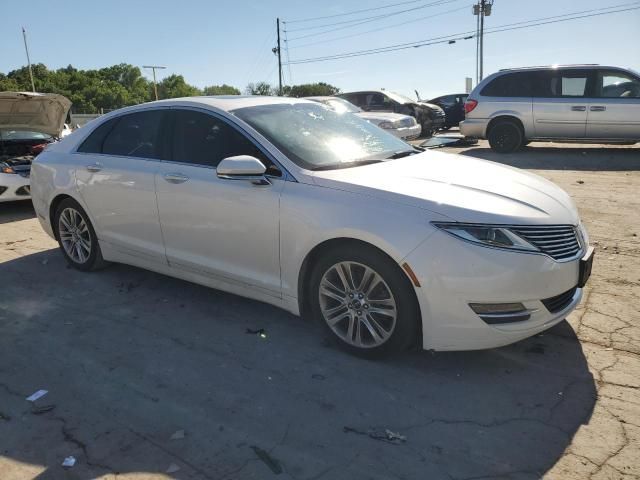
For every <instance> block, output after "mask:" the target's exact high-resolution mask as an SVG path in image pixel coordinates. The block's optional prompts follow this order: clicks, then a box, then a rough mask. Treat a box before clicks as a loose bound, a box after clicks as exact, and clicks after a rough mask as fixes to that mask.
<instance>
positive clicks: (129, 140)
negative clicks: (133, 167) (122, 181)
mask: <svg viewBox="0 0 640 480" xmlns="http://www.w3.org/2000/svg"><path fill="white" fill-rule="evenodd" d="M163 117H164V111H162V110H151V111H146V112H138V113H131V114H129V115H124V116H122V117H120V121H119V122H118V124H117V125H116V126H115V127H114V128H113V130H111V132H109V134H108V135H107V137H106V138H105V140H104V143H103V146H102V153H105V154H107V155H124V156H127V157H140V158H157V159H160V158H162V140H161V138H162V136H161V135H160V127H161V125H162V119H163Z"/></svg>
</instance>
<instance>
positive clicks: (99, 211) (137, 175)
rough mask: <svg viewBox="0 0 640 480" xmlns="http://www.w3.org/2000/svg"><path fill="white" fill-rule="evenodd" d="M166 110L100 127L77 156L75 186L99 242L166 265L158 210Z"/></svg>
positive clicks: (113, 120) (144, 112)
mask: <svg viewBox="0 0 640 480" xmlns="http://www.w3.org/2000/svg"><path fill="white" fill-rule="evenodd" d="M164 112H165V110H164V109H162V110H158V109H155V110H148V111H142V112H136V113H131V114H128V115H123V116H120V117H117V118H115V119H112V120H109V121H107V122H106V123H105V124H103V125H101V126H99V127H98V128H96V130H94V132H92V133H91V135H89V137H87V139H86V140H85V141H84V142H83V143H82V145H81V146H80V147H79V148H78V152H77V153H76V154H75V155H74V159H75V162H76V164H77V167H76V172H75V174H76V184H77V187H78V190H79V193H80V196H81V197H82V200H83V201H84V203H85V204H86V205H87V207H88V209H89V212H91V216H92V219H91V220H92V221H93V222H94V225H95V229H96V232H97V234H98V238H99V239H100V240H101V241H105V242H109V244H110V246H111V247H113V248H115V249H117V250H119V251H120V252H121V253H125V254H129V255H135V256H137V257H142V258H146V259H147V260H153V261H159V262H162V263H166V258H165V255H164V244H163V242H162V234H161V233H160V221H159V219H158V208H157V205H156V191H155V175H156V172H157V171H158V170H159V169H160V165H161V163H160V159H161V158H162V156H163V151H164V150H163V142H162V140H161V138H162V136H161V134H160V131H161V128H162V123H163V118H164V116H165V113H164Z"/></svg>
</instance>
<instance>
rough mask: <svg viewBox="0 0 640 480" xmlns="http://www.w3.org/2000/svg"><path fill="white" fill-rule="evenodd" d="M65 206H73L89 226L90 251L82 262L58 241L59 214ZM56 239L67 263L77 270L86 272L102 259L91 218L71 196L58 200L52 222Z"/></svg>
mask: <svg viewBox="0 0 640 480" xmlns="http://www.w3.org/2000/svg"><path fill="white" fill-rule="evenodd" d="M65 208H73V209H74V210H76V211H78V213H80V215H82V218H83V219H84V221H85V223H86V224H87V227H88V228H89V236H90V238H91V253H90V254H89V258H88V259H87V261H86V262H84V263H77V262H75V261H74V260H73V259H72V258H71V257H70V256H69V255H68V254H67V252H66V250H65V249H64V247H63V246H62V242H61V241H60V234H59V232H58V225H59V222H60V215H61V214H62V211H63V210H64V209H65ZM53 225H54V229H55V234H56V239H57V240H58V245H59V246H60V250H61V251H62V255H64V258H65V259H66V260H67V263H68V264H69V265H71V266H72V267H73V268H75V269H77V270H81V271H83V272H88V271H91V270H93V269H94V267H95V266H96V265H97V264H98V263H100V261H102V254H101V253H100V245H99V244H98V237H97V236H96V232H95V230H94V229H93V225H92V224H91V220H89V216H88V215H87V212H85V211H84V209H83V208H82V207H81V206H80V204H79V203H78V202H76V201H75V200H73V199H71V198H67V199H65V200H63V201H62V202H60V204H59V205H58V208H56V213H55V219H54V222H53Z"/></svg>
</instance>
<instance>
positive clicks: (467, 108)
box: [464, 100, 478, 114]
mask: <svg viewBox="0 0 640 480" xmlns="http://www.w3.org/2000/svg"><path fill="white" fill-rule="evenodd" d="M477 106H478V101H477V100H467V101H466V102H464V113H465V114H467V113H471V112H472V111H473V109H474V108H476V107H477Z"/></svg>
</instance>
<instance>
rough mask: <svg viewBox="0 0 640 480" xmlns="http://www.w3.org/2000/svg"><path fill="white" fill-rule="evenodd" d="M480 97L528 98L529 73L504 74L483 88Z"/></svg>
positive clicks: (530, 91)
mask: <svg viewBox="0 0 640 480" xmlns="http://www.w3.org/2000/svg"><path fill="white" fill-rule="evenodd" d="M480 95H482V96H483V97H530V96H531V95H532V79H531V73H530V72H517V73H506V74H504V75H501V76H499V77H497V78H495V79H493V80H492V81H491V82H489V83H488V84H487V86H485V87H484V88H483V89H482V91H481V92H480Z"/></svg>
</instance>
